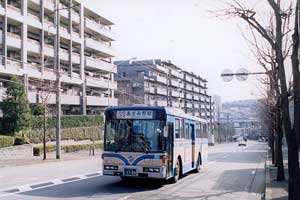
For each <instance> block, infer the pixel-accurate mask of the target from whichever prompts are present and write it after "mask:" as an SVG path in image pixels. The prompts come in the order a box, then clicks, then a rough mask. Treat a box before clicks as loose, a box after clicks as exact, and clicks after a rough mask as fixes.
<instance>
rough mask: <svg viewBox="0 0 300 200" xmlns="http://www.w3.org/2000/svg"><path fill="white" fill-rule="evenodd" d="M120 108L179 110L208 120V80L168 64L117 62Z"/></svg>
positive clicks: (146, 61) (163, 62)
mask: <svg viewBox="0 0 300 200" xmlns="http://www.w3.org/2000/svg"><path fill="white" fill-rule="evenodd" d="M115 64H116V65H117V66H118V74H117V77H116V80H117V81H118V89H119V91H118V93H117V97H118V99H119V105H133V104H145V105H152V106H168V107H174V108H181V109H183V110H184V111H185V112H186V113H189V114H191V115H194V116H197V117H201V118H209V114H210V112H209V111H210V110H209V109H210V103H209V98H210V97H209V96H208V95H207V88H206V83H207V81H206V80H205V79H203V78H201V77H200V76H199V75H195V74H193V73H190V72H187V71H184V70H182V69H181V68H180V67H178V66H176V65H175V64H173V63H172V62H171V61H164V60H160V59H156V60H140V61H133V62H129V61H127V62H126V61H117V62H115Z"/></svg>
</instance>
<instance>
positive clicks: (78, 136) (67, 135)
mask: <svg viewBox="0 0 300 200" xmlns="http://www.w3.org/2000/svg"><path fill="white" fill-rule="evenodd" d="M23 134H24V135H25V136H26V137H28V138H29V140H30V142H31V143H34V144H37V143H42V142H43V129H39V130H29V131H23ZM55 139H56V132H55V129H47V132H46V140H47V141H55ZM61 139H62V140H75V141H80V140H90V139H93V140H101V139H102V127H78V128H65V129H62V130H61Z"/></svg>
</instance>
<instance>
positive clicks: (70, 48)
mask: <svg viewBox="0 0 300 200" xmlns="http://www.w3.org/2000/svg"><path fill="white" fill-rule="evenodd" d="M57 5H59V8H60V9H58V10H59V11H57V10H56V9H55V8H56V6H57ZM56 12H59V18H60V20H58V21H59V36H60V37H59V38H60V52H59V60H60V65H61V71H60V77H61V81H62V96H61V101H62V110H63V113H64V114H79V113H81V114H86V113H87V114H95V113H99V112H101V111H103V109H104V108H105V107H107V106H109V105H110V106H112V105H117V104H118V102H117V99H116V98H115V97H114V91H115V90H117V83H116V82H115V81H114V76H113V73H115V72H116V68H115V67H114V65H113V63H112V57H113V56H114V49H113V48H112V46H111V43H112V41H113V40H114V39H113V38H114V34H113V32H112V30H111V26H112V25H113V23H112V22H111V21H109V20H108V19H106V18H104V17H102V16H100V15H99V14H97V13H95V12H94V11H92V10H91V9H89V8H87V7H85V6H84V5H83V1H82V0H0V45H1V49H0V50H1V54H2V55H3V56H1V60H2V62H1V63H0V78H1V79H9V78H10V77H11V76H12V75H17V76H20V77H24V84H25V86H26V90H27V91H28V92H27V94H28V99H29V101H30V103H31V104H38V103H41V98H40V95H41V94H40V91H39V86H38V84H39V81H41V80H47V81H49V82H51V81H53V82H54V81H55V80H56V70H55V69H54V56H55V51H54V49H55V47H54V44H55V37H56V25H55V24H54V23H55V19H56ZM5 85H6V82H5V81H1V80H0V101H1V99H2V98H3V94H4V93H5ZM55 99H56V98H55V93H51V95H50V99H49V102H48V103H49V104H50V105H51V104H52V105H54V104H55Z"/></svg>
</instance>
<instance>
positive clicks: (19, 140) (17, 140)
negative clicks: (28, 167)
mask: <svg viewBox="0 0 300 200" xmlns="http://www.w3.org/2000/svg"><path fill="white" fill-rule="evenodd" d="M29 143H30V141H29V139H28V137H26V136H24V137H22V136H16V137H15V143H14V145H23V144H29Z"/></svg>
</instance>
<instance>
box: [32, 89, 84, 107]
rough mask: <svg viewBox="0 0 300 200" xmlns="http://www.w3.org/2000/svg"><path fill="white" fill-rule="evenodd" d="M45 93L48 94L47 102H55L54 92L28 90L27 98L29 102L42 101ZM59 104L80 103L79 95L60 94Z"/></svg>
mask: <svg viewBox="0 0 300 200" xmlns="http://www.w3.org/2000/svg"><path fill="white" fill-rule="evenodd" d="M46 95H49V98H48V101H47V103H48V104H55V103H56V94H55V93H48V94H47V93H44V94H43V93H42V92H37V91H29V93H28V100H29V103H34V104H36V103H43V102H42V101H43V98H45V96H46ZM61 104H62V105H80V96H79V95H77V96H76V95H68V94H64V93H62V94H61Z"/></svg>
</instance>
